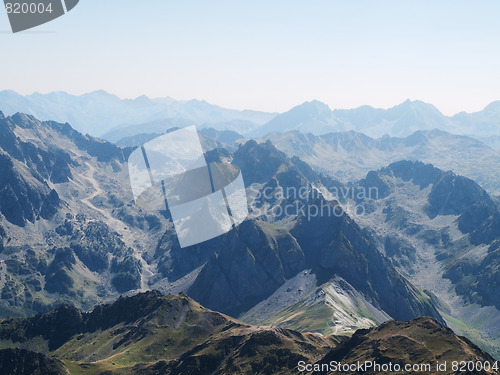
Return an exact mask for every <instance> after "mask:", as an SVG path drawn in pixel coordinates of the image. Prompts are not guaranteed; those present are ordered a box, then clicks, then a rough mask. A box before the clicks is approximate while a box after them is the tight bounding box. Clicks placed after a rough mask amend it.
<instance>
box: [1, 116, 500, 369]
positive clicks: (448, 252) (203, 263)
mask: <svg viewBox="0 0 500 375" xmlns="http://www.w3.org/2000/svg"><path fill="white" fill-rule="evenodd" d="M0 132H1V134H0V168H1V172H2V173H1V174H0V203H1V204H0V291H1V296H2V299H1V303H0V315H1V316H2V317H4V318H12V317H19V318H21V317H24V318H25V317H29V316H33V315H34V314H49V315H48V316H52V317H53V316H54V315H53V314H54V313H50V312H49V311H51V310H54V309H57V308H58V307H59V306H61V305H66V304H67V305H71V306H75V307H76V308H77V309H83V310H92V309H94V307H95V306H97V305H99V304H102V303H106V302H112V301H115V300H117V299H118V298H119V296H120V295H129V296H130V295H134V294H137V293H138V292H139V291H146V290H151V289H155V290H159V291H160V292H161V293H163V294H165V295H166V294H168V293H171V294H179V293H181V292H182V293H185V294H186V295H188V296H189V297H190V298H193V299H194V300H196V301H197V302H198V303H201V304H202V305H204V306H205V307H206V308H208V309H212V310H214V311H218V312H219V313H222V314H228V315H231V316H234V317H235V318H238V319H239V321H241V322H244V324H246V325H248V326H250V325H252V326H257V327H259V326H264V325H265V326H272V327H274V328H273V329H283V330H293V331H299V332H302V333H301V334H304V332H314V333H316V334H322V335H323V337H329V336H330V335H332V334H334V335H335V337H336V336H339V335H341V336H351V335H353V334H354V333H355V332H356V331H357V330H359V329H372V328H373V327H376V326H379V325H381V324H383V323H385V322H388V321H390V320H392V319H396V320H399V321H410V320H413V319H417V318H418V317H421V316H427V317H430V318H432V319H433V320H431V321H432V324H431V325H430V326H432V325H435V326H434V327H435V328H433V329H436V330H439V329H441V328H439V327H441V325H448V326H449V327H451V328H453V329H454V330H455V331H456V332H458V333H459V334H462V335H465V336H467V337H469V339H471V340H472V341H473V342H474V343H475V344H477V345H478V346H480V347H481V348H483V349H485V350H487V351H489V352H490V353H491V354H492V355H494V356H495V357H497V358H499V356H500V352H499V351H498V347H500V346H499V345H498V343H499V342H500V313H499V308H500V305H499V302H498V295H499V293H498V292H499V291H498V290H497V289H496V285H497V280H498V278H499V275H498V260H499V259H498V253H499V247H498V244H499V241H500V233H499V232H498V228H500V214H499V205H498V200H497V198H495V197H493V196H492V195H490V194H489V192H488V191H486V190H485V189H484V188H483V187H481V186H480V185H479V184H478V183H476V182H474V181H473V180H472V179H469V178H468V177H469V176H467V177H465V176H461V175H459V174H457V173H453V172H450V171H446V170H442V169H439V168H437V167H435V166H433V165H430V164H425V163H422V162H418V161H415V160H406V161H398V162H395V163H392V164H390V165H388V166H386V167H384V168H376V169H377V170H372V171H369V172H368V173H366V175H365V176H364V178H361V179H358V180H356V181H350V182H344V181H338V180H337V179H335V178H334V177H332V174H324V173H318V172H317V171H316V170H315V169H314V168H312V167H311V166H310V165H309V164H308V163H306V161H304V160H302V155H300V156H301V157H298V156H291V155H287V154H286V153H285V152H282V151H279V150H278V149H277V148H276V147H275V146H274V144H273V141H272V140H271V139H267V140H262V141H255V140H246V141H241V139H239V138H238V134H235V133H228V132H224V131H216V130H210V129H206V130H205V131H203V133H202V137H201V139H202V143H203V145H204V147H205V151H206V155H207V160H209V161H210V162H230V163H232V164H233V165H235V166H237V167H239V169H240V170H241V172H242V174H243V176H244V180H245V186H246V190H247V195H248V204H249V209H250V212H251V215H250V219H249V220H247V221H246V222H244V223H243V224H241V225H240V226H239V227H237V228H236V229H233V230H231V231H230V232H228V233H226V234H224V235H222V236H220V237H217V238H214V239H212V240H209V241H206V242H204V243H202V244H198V245H194V246H190V247H188V248H181V247H180V245H179V242H178V239H177V236H176V234H175V231H174V228H173V224H172V221H171V219H170V216H169V212H168V211H158V212H157V211H147V210H141V209H139V208H138V207H137V206H136V205H135V204H134V202H133V197H132V193H131V191H130V187H129V176H128V168H127V164H126V160H127V158H128V155H129V154H130V153H131V152H132V151H133V147H119V146H117V145H114V144H112V143H109V142H106V141H102V140H100V139H97V138H94V137H92V136H89V135H83V134H81V133H79V132H78V131H76V130H74V129H73V128H72V127H71V126H70V125H69V124H61V123H57V122H53V121H40V120H38V119H37V118H35V117H33V116H29V115H24V114H15V115H13V116H4V115H3V114H1V113H0ZM290 134H292V135H297V134H296V133H290ZM344 134H347V135H351V136H356V137H358V141H359V142H361V144H368V145H369V144H370V142H372V141H374V140H373V139H371V141H370V138H368V137H365V138H363V137H362V136H360V135H358V134H356V133H344ZM436 134H437V135H436V136H442V137H443V139H452V140H453V142H457V143H456V144H462V142H465V141H467V142H472V143H471V144H473V142H476V141H473V140H469V139H468V138H467V139H466V140H464V139H463V138H465V137H458V138H457V139H455V138H453V136H450V135H449V134H447V133H442V132H438V133H436ZM299 135H300V134H299ZM422 135H423V136H422ZM335 136H336V137H339V135H335ZM307 137H310V136H309V135H308V136H307ZM304 138H305V137H304ZM429 138H430V136H429V137H425V132H421V133H417V136H416V137H415V139H414V143H415V144H420V143H421V141H422V139H427V140H429ZM318 139H319V141H318ZM322 139H323V138H321V137H319V138H316V139H314V140H315V141H318V142H320V141H322ZM274 142H276V141H274ZM363 142H365V143H363ZM391 142H392V144H394V145H396V146H394V147H395V148H397V147H400V148H404V147H410V146H411V142H412V139H411V137H409V138H408V139H406V140H402V141H397V140H396V139H393V140H392V141H391ZM398 142H400V143H398ZM276 143H279V142H276ZM337 144H338V142H337ZM477 144H478V146H477V147H478V150H479V151H478V154H479V153H480V150H481V147H486V146H484V145H482V144H481V143H480V142H477ZM226 145H227V146H228V147H227V149H226V148H225V147H226ZM348 145H352V146H353V150H355V149H359V147H360V146H359V145H357V143H352V142H346V143H345V144H344V146H342V147H345V149H349V148H348ZM365 147H367V148H368V146H365ZM370 147H371V146H370ZM471 147H472V146H471ZM375 148H376V147H375ZM450 148H452V147H451V146H450ZM298 149H300V148H298ZM379 149H380V150H383V147H379V148H377V150H379ZM353 153H354V151H353ZM492 155H493V154H492ZM366 159H369V158H366ZM311 164H312V163H311ZM374 169H375V168H374ZM298 191H299V192H301V194H295V192H298ZM361 191H365V192H366V191H373V192H376V194H375V195H373V196H370V195H368V196H367V195H366V194H365V195H363V194H358V193H359V192H361ZM264 192H265V194H264ZM339 192H340V194H339ZM342 192H347V194H343V193H342ZM353 207H354V209H353ZM290 208H293V209H292V210H291V211H290V210H289V209H290ZM319 208H320V211H316V212H318V214H311V212H314V210H318V209H319ZM359 208H361V209H362V210H363V212H362V213H360V212H359V211H358V210H357V209H359ZM323 210H324V211H323ZM324 212H326V213H327V214H324ZM429 275H432V277H429ZM157 297H158V296H157ZM181 299H182V298H181ZM190 303H191V302H189V304H190ZM71 309H73V312H71V314H76V315H75V316H78V315H79V314H80V315H82V313H81V312H80V313H78V312H75V311H76V310H75V308H71ZM55 311H59V310H55ZM94 311H95V310H94ZM56 315H57V313H56ZM181 315H182V314H181ZM39 316H40V315H39ZM43 316H46V315H43ZM28 319H31V318H28ZM54 319H55V320H56V321H59V318H54ZM61 319H62V318H61ZM70 320H72V319H70ZM74 320H75V322H78V321H79V320H78V319H74ZM63 321H64V320H61V322H63ZM11 322H12V321H11ZM14 322H18V320H14ZM426 322H427V321H426ZM9 324H10V323H9ZM23 324H28V323H23ZM43 324H45V323H43ZM61 324H62V323H61ZM75 324H76V323H75ZM89 324H90V323H89ZM387 324H389V323H387ZM416 324H417V325H418V324H419V323H418V321H416ZM426 324H427V323H425V324H424V326H425V325H426ZM28 326H30V327H31V326H32V324H31V323H29V324H28ZM16 327H17V326H16ZM110 327H111V326H110ZM382 327H385V326H384V325H383V326H382ZM388 327H391V330H392V329H395V330H398V329H403V328H401V326H397V325H396V326H391V325H390V324H389V326H388ZM394 327H399V328H394ZM78 329H79V330H82V329H83V328H81V327H80V328H78ZM85 329H87V328H85ZM85 329H83V331H84V332H83V333H84V334H86V333H88V332H87V331H85ZM14 331H16V332H17V331H18V328H15V329H14ZM71 332H73V333H75V332H74V331H71ZM92 332H95V331H92ZM113 332H115V333H116V335H117V337H118V336H119V330H117V329H114V330H113ZM141 332H142V331H141ZM279 332H281V331H279ZM287 332H288V331H287ZM363 332H364V331H363ZM446 332H447V331H446ZM449 333H450V334H451V332H449ZM141 334H142V333H141ZM280 334H281V333H280ZM9 335H10V334H9ZM131 335H132V336H133V335H135V333H134V334H131ZM285 336H286V334H285ZM0 337H1V335H0ZM92 337H94V336H93V335H90V336H88V338H85V340H90V341H86V342H88V343H90V342H91V340H92ZM128 337H131V336H128ZM280 337H281V336H280ZM311 337H312V336H311ZM314 337H317V336H314ZM320 337H321V336H320ZM353 337H354V336H353ZM356 337H357V336H356ZM282 338H283V337H282ZM65 339H70V337H66V338H65ZM82 339H83V338H82ZM7 340H9V339H7ZM61 340H62V338H61ZM230 340H232V339H230ZM280 340H281V339H280ZM293 340H294V339H293ZM293 340H292V341H293ZM315 340H316V339H315ZM63 341H64V340H63ZM77 341H78V340H77ZM108 341H109V340H108ZM108 341H107V342H108ZM463 342H464V343H465V344H467V345H469V343H468V342H466V341H463ZM36 343H40V345H42V346H41V347H35V348H34V349H35V352H42V353H43V352H44V350H42V349H43V348H44V347H45V346H44V345H45V344H47V345H49V346H50V343H44V342H43V341H40V340H39V339H36V340H35V343H33V342H32V344H33V345H38V344H36ZM465 344H464V345H465ZM30 345H31V344H30ZM72 345H74V346H78V345H77V344H75V342H73V344H72ZM89 345H93V344H89ZM277 345H278V346H280V345H282V342H280V343H279V344H277ZM283 345H285V344H283ZM286 345H288V344H286ZM286 345H285V346H286ZM422 345H423V344H422ZM5 347H9V348H11V347H12V346H5ZM89 347H90V346H88V347H87V348H89ZM40 348H42V349H40ZM84 348H85V347H84V346H82V350H83V351H85V350H87V349H84ZM32 349H33V348H30V347H22V348H19V350H28V352H19V351H17V352H16V351H14V352H12V351H10V352H5V353H4V355H6V356H10V357H9V358H18V357H19V356H24V355H27V356H29V358H31V359H33V358H38V359H36V361H38V363H42V362H43V363H45V364H47V366H49V365H50V366H55V367H57V368H58V367H59V366H60V365H61V363H59V362H57V361H55V362H54V363H52V362H50V361H48V360H45V359H44V357H33V354H30V353H29V351H33V350H32ZM49 349H50V348H49ZM108 349H109V348H106V349H105V350H104V349H103V350H104V351H103V352H102V353H103V354H102V355H103V357H99V358H107V357H105V356H104V355H105V354H106V353H107V354H109V350H108ZM198 349H199V350H201V349H200V348H198ZM198 349H197V350H198ZM113 350H114V349H113ZM50 351H51V349H50V350H48V351H45V352H47V353H48V352H50ZM470 352H471V353H472V352H473V351H470ZM89 353H98V352H97V351H92V350H90V349H88V352H87V354H85V352H81V353H79V354H78V355H77V356H75V357H67V360H68V361H77V362H79V361H80V362H82V361H83V362H93V361H94V360H92V358H91V357H89ZM131 353H133V351H132V352H131ZM189 353H191V354H192V353H194V352H189ZM478 353H480V352H476V354H477V355H478V356H480V354H478ZM107 354H106V355H107ZM191 354H189V355H191ZM322 354H325V355H326V353H325V352H323V353H322ZM85 355H87V356H86V357H85ZM96 355H97V354H96ZM141 355H142V354H141ZM155 355H157V353H156V352H154V355H153V356H155ZM189 355H188V356H189ZM193 355H194V356H195V357H196V356H198V355H195V354H193ZM339 355H340V354H339ZM481 355H482V354H481ZM79 356H80V357H79ZM56 357H57V356H56ZM320 357H321V356H319V354H318V357H317V359H316V360H320ZM57 358H59V357H57ZM64 358H66V357H64ZM96 358H97V357H96ZM186 358H187V357H186ZM95 360H97V359H95ZM64 361H66V359H64ZM141 361H144V359H141V358H134V360H130V361H129V362H127V363H125V362H124V363H121V364H120V366H125V365H129V364H135V363H139V362H140V363H145V362H147V363H149V362H151V360H148V361H145V362H141ZM168 363H170V362H168ZM196 363H199V362H196ZM171 364H172V363H170V364H162V365H165V366H167V367H165V368H168V366H170V365H171ZM63 365H66V362H63ZM178 365H179V366H181V364H180V363H178ZM146 367H147V366H146ZM110 371H111V370H110ZM144 371H146V372H144V373H148V372H147V371H149V370H147V369H146V368H145V369H144ZM165 371H166V370H165ZM169 371H170V370H169ZM172 371H173V370H172ZM174 373H175V372H174Z"/></svg>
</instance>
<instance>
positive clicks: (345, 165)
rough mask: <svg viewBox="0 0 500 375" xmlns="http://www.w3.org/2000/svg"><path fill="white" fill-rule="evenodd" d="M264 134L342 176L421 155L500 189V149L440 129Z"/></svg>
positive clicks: (291, 152) (282, 147)
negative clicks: (395, 133)
mask: <svg viewBox="0 0 500 375" xmlns="http://www.w3.org/2000/svg"><path fill="white" fill-rule="evenodd" d="M264 140H270V141H271V142H272V143H273V144H274V145H275V146H276V147H277V148H278V149H279V150H281V151H283V152H285V153H286V154H287V155H288V156H290V157H293V156H296V157H299V158H300V159H302V160H303V161H305V162H306V163H308V164H309V165H311V166H312V167H314V168H315V169H316V170H317V171H319V172H323V173H326V174H328V175H330V176H332V177H333V178H335V179H337V180H339V181H343V182H348V181H355V180H359V179H362V178H363V177H364V176H365V175H366V174H367V173H368V172H369V171H371V170H377V169H379V168H382V167H384V166H387V165H388V164H390V163H393V162H396V161H400V160H419V161H423V162H425V163H431V164H433V165H435V166H437V167H439V168H441V169H443V170H452V171H453V172H455V173H457V174H460V175H464V176H467V177H469V178H471V179H473V180H474V181H476V182H477V183H479V184H480V185H481V186H482V187H483V188H485V189H486V190H488V191H489V192H490V193H492V194H495V195H498V194H500V151H498V150H494V149H492V148H490V147H488V146H487V145H485V144H484V143H482V142H480V141H478V140H476V139H473V138H470V137H466V136H462V135H455V134H451V133H448V132H445V131H441V130H418V131H416V132H415V133H413V134H411V135H409V136H407V137H404V138H397V137H389V136H386V137H382V138H378V139H374V138H371V137H368V136H366V135H364V134H362V133H359V132H355V131H347V132H340V133H329V134H325V135H320V136H316V135H313V134H303V133H300V132H298V131H289V132H284V133H272V134H269V135H268V136H267V137H265V139H264Z"/></svg>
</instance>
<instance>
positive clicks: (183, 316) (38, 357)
mask: <svg viewBox="0 0 500 375" xmlns="http://www.w3.org/2000/svg"><path fill="white" fill-rule="evenodd" d="M381 341H382V342H383V346H382V347H383V349H379V346H378V343H380V342H381ZM433 343H438V344H439V345H438V346H437V349H436V345H434V344H433ZM0 345H1V347H2V348H3V349H1V350H0V371H1V372H2V374H17V373H41V374H54V375H57V374H67V373H68V372H70V373H75V374H143V375H146V374H147V375H153V374H171V375H174V374H175V375H182V374H206V375H212V374H213V375H216V374H223V373H226V374H236V375H237V374H248V373H251V374H295V373H297V371H299V370H300V369H301V368H302V367H301V366H305V364H309V365H310V366H311V368H315V367H314V366H322V365H323V364H325V363H330V361H333V360H337V361H339V362H340V361H342V363H353V362H355V361H356V360H360V361H363V362H364V361H369V360H376V361H381V362H382V361H389V360H390V361H393V362H394V363H402V364H404V363H406V362H405V361H411V362H412V363H413V362H415V363H417V362H418V363H432V364H435V362H436V355H439V358H440V360H441V362H443V361H450V366H451V361H453V360H454V359H455V358H461V359H463V360H465V361H474V362H476V361H482V363H486V362H489V363H494V360H493V359H492V358H491V357H490V356H488V354H486V353H485V352H483V351H482V350H481V349H479V348H478V347H476V346H475V345H473V344H472V343H470V342H469V341H468V340H467V339H465V338H461V337H457V336H455V335H454V334H453V332H452V331H451V330H449V329H447V328H444V327H442V326H441V325H440V324H439V323H438V322H437V321H435V320H433V319H431V318H419V319H416V320H413V321H410V322H407V323H399V322H394V321H392V322H389V323H386V324H384V325H382V326H381V327H380V328H377V329H371V330H363V331H360V332H358V333H356V334H355V335H354V336H353V337H352V338H350V339H348V338H346V337H341V336H322V335H319V334H315V333H300V332H297V331H293V330H288V329H283V328H277V327H269V326H267V327H265V326H259V327H258V326H251V325H248V324H245V323H243V322H241V321H238V320H236V319H233V318H230V317H228V316H226V315H223V314H221V313H217V312H214V311H211V310H208V309H206V308H204V307H202V306H201V305H199V304H198V303H196V302H194V301H193V300H192V299H190V298H189V297H187V296H186V295H169V296H164V295H162V294H161V293H159V292H157V291H152V292H147V293H143V294H138V295H136V296H133V297H126V298H123V297H122V298H119V299H118V300H117V301H116V302H114V303H113V304H111V305H100V306H97V307H96V308H95V309H94V310H93V311H91V312H82V311H81V310H79V309H77V308H75V307H70V306H62V307H59V308H58V309H57V310H54V311H51V312H49V313H46V314H39V315H37V316H35V317H33V318H26V319H9V320H4V321H3V322H2V323H1V325H0ZM308 373H310V371H308ZM322 373H325V372H322ZM329 373H330V372H329ZM331 373H334V372H331ZM366 373H370V372H366ZM443 373H444V374H451V373H453V372H451V371H448V372H443ZM485 373H493V372H491V371H490V372H485Z"/></svg>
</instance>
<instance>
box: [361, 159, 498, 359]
mask: <svg viewBox="0 0 500 375" xmlns="http://www.w3.org/2000/svg"><path fill="white" fill-rule="evenodd" d="M371 187H377V189H378V191H379V194H378V196H376V195H375V196H373V197H371V198H366V199H363V200H362V203H361V201H360V202H358V204H362V205H364V206H365V207H366V208H367V210H366V212H365V214H364V215H359V216H356V217H355V219H356V221H357V222H358V223H359V224H360V225H361V226H362V227H363V228H365V229H366V230H367V231H369V232H370V233H371V236H372V239H373V240H374V241H375V242H377V243H378V247H379V249H381V250H382V251H383V252H384V254H385V255H386V256H387V257H389V259H391V261H392V263H393V264H394V265H395V267H396V268H397V269H398V270H399V271H400V272H402V273H403V274H404V275H405V276H406V277H407V278H408V279H409V280H410V281H412V283H413V284H415V285H417V286H419V287H420V288H421V289H423V290H426V291H427V294H429V295H431V296H435V297H437V298H439V300H440V301H441V302H440V307H439V308H440V311H441V313H443V314H444V316H445V318H446V319H447V321H448V322H449V324H450V325H451V326H452V327H454V328H455V329H457V330H459V331H460V332H462V333H465V332H467V334H468V335H470V334H471V332H472V331H473V330H477V332H476V333H474V334H472V335H471V336H470V337H472V336H475V337H476V338H479V340H477V343H480V344H481V346H482V347H485V348H491V350H490V351H491V352H492V354H494V355H498V351H497V348H498V342H500V341H499V340H500V329H499V327H500V299H499V298H498V296H499V291H498V288H497V285H498V280H499V279H500V274H499V273H498V270H499V268H498V265H499V264H500V263H499V262H500V259H499V252H498V244H499V240H500V229H499V228H500V225H499V223H500V215H499V213H500V211H499V208H498V206H497V204H496V203H495V201H494V200H493V199H492V198H491V197H490V196H489V195H488V194H487V193H486V192H485V191H484V190H483V189H482V188H481V187H480V186H479V185H478V184H476V183H475V182H474V181H472V180H469V179H467V178H465V177H462V176H457V175H455V174H454V173H452V172H444V171H442V170H439V169H437V168H435V167H433V166H432V165H425V164H423V163H421V162H412V161H402V162H398V163H394V164H391V165H390V166H389V167H387V168H383V169H381V170H379V171H377V172H371V173H369V174H368V175H367V178H366V179H364V180H361V181H360V182H359V186H358V188H361V189H369V188H371ZM354 189H356V188H354ZM460 320H461V321H462V322H461V323H460V322H459V321H460Z"/></svg>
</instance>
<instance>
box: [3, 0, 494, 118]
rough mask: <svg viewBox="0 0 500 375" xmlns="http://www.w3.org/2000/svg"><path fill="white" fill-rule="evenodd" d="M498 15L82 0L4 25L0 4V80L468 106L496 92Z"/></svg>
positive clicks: (228, 96) (398, 5) (487, 6)
mask: <svg viewBox="0 0 500 375" xmlns="http://www.w3.org/2000/svg"><path fill="white" fill-rule="evenodd" d="M499 14H500V2H499V1H497V0H491V1H489V0H488V1H486V0H483V1H481V0H480V1H470V0H469V1H462V0H453V1H451V0H449V1H422V0H418V1H404V0H397V1H396V0H394V1H368V0H366V1H356V0H349V1H348V0H346V1H332V0H328V1H319V0H316V1H315V0H311V1H293V0H292V1H291V0H287V1H272V0H268V1H256V0H252V1H245V2H243V1H234V0H232V1H207V0H204V1H189V0H182V1H181V0H177V1H169V0H136V1H132V0H81V1H80V4H79V5H78V6H77V7H76V8H75V9H74V10H73V11H71V12H70V13H68V14H67V15H65V16H63V17H61V18H59V19H57V20H55V21H53V22H51V23H49V24H46V25H43V26H40V27H38V28H37V29H34V30H35V31H30V32H25V33H21V34H15V35H13V34H11V33H9V32H8V31H9V30H10V26H9V25H8V21H7V16H6V13H5V12H4V11H0V45H1V54H0V68H1V73H0V90H1V89H14V90H16V91H18V92H20V93H23V94H26V93H32V92H34V91H38V92H49V91H55V90H64V91H68V92H70V93H74V94H80V93H84V92H88V91H93V90H96V89H104V90H106V91H109V92H111V93H114V94H117V95H118V96H120V97H136V96H139V95H141V94H146V95H148V96H154V97H158V96H171V97H173V98H175V99H193V98H198V99H206V100H207V101H209V102H211V103H214V104H219V105H222V106H225V107H232V108H238V109H243V108H251V109H261V110H268V111H285V110H287V109H289V108H290V107H292V106H294V105H296V104H299V103H301V102H304V101H306V100H311V99H318V100H321V101H324V102H325V103H327V104H329V105H330V107H331V108H352V107H356V106H359V105H362V104H369V105H373V106H376V107H390V106H392V105H394V104H398V103H400V102H402V101H403V100H405V99H407V98H410V99H420V100H424V101H427V102H431V103H433V104H435V105H436V106H437V107H438V108H439V109H440V110H442V111H443V112H444V113H446V114H452V113H455V112H458V111H460V110H467V111H475V110H479V109H482V108H483V107H484V106H485V105H486V104H488V103H489V102H491V101H493V100H497V99H500V68H499V67H500V23H499V22H498V19H499Z"/></svg>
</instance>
